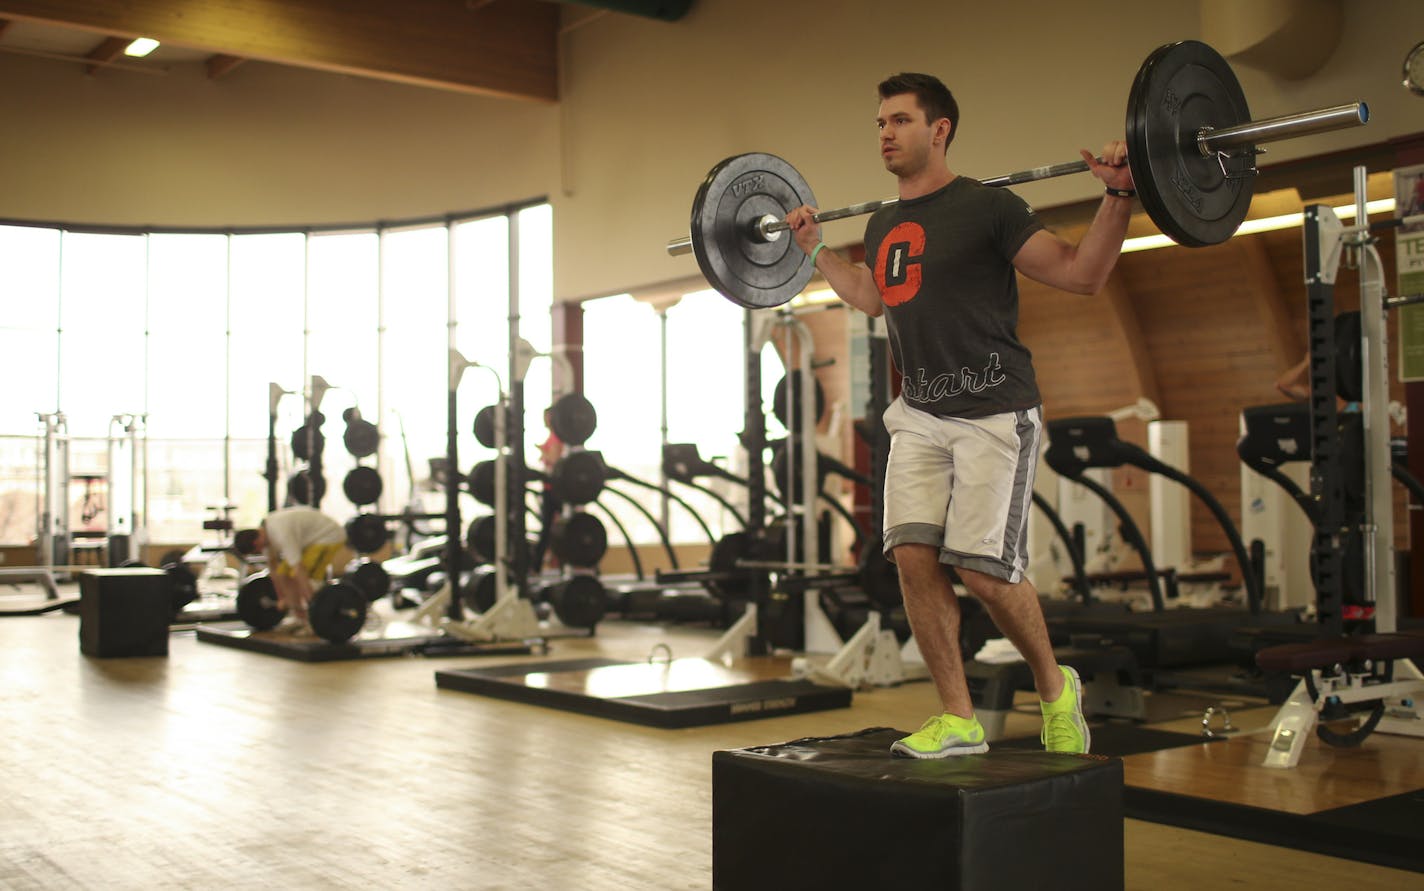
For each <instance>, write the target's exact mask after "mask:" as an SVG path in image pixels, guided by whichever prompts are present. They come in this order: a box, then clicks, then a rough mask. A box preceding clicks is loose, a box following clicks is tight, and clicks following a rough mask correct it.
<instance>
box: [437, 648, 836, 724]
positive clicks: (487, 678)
mask: <svg viewBox="0 0 1424 891" xmlns="http://www.w3.org/2000/svg"><path fill="white" fill-rule="evenodd" d="M642 666H643V663H618V662H613V661H610V660H602V659H583V660H575V661H565V662H562V663H560V662H551V663H543V664H539V663H525V664H521V665H513V666H510V665H505V666H490V667H488V668H472V669H460V670H450V671H437V672H436V673H435V683H436V686H438V687H440V688H442V689H447V690H457V691H460V692H463V693H475V694H478V695H482V696H491V697H494V698H497V699H506V700H511V701H514V702H523V703H527V704H530V705H539V706H544V707H546V708H556V709H561V710H563V711H570V712H578V713H580V714H585V715H593V716H595V717H600V718H609V719H612V720H615V721H625V722H628V723H632V724H642V725H645V726H649V727H662V728H679V727H701V726H705V725H708V724H725V723H730V722H732V721H749V720H754V719H757V718H770V717H774V716H780V715H792V714H801V713H804V712H817V711H826V710H829V709H835V708H847V707H849V706H850V702H851V691H850V690H848V689H845V688H841V687H823V686H820V685H818V684H813V683H811V682H810V681H805V680H760V681H751V682H747V683H734V684H727V685H721V686H715V687H708V688H704V689H694V690H666V691H653V692H636V691H633V690H629V691H628V692H627V693H626V694H624V695H598V694H596V693H592V692H589V691H587V690H582V689H575V688H577V687H578V686H579V684H577V683H565V684H560V683H558V679H559V676H561V675H564V676H575V675H579V676H582V675H586V674H592V673H595V672H597V671H598V670H600V669H605V670H606V669H613V670H618V669H620V668H630V669H640V668H641V667H642ZM531 675H539V676H541V677H540V678H539V681H538V682H537V683H528V682H527V681H528V680H529V678H530V676H531ZM550 679H552V680H550ZM594 686H595V687H596V686H598V685H594Z"/></svg>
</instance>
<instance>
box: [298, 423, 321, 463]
mask: <svg viewBox="0 0 1424 891" xmlns="http://www.w3.org/2000/svg"><path fill="white" fill-rule="evenodd" d="M325 448H326V435H325V434H323V433H322V432H321V428H320V427H298V428H297V429H296V430H294V431H292V456H293V457H294V458H296V459H297V460H298V461H310V460H311V456H312V454H313V453H315V454H318V455H320V454H321V453H322V451H323V450H325Z"/></svg>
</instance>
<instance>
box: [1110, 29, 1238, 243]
mask: <svg viewBox="0 0 1424 891" xmlns="http://www.w3.org/2000/svg"><path fill="white" fill-rule="evenodd" d="M1250 120H1251V114H1250V111H1248V109H1247V107H1246V96H1245V94H1244V93H1242V91H1241V84H1240V83H1239V82H1238V81H1237V80H1236V75H1235V74H1234V73H1233V72H1232V71H1231V66H1230V65H1228V64H1227V62H1226V60H1225V59H1223V58H1222V57H1221V56H1220V55H1219V54H1218V53H1217V52H1216V50H1214V49H1212V48H1211V47H1209V46H1207V45H1206V44H1205V43H1201V42H1200V41H1196V40H1184V41H1182V42H1181V43H1170V44H1167V45H1165V46H1161V47H1158V48H1157V49H1156V50H1154V51H1153V53H1152V54H1151V55H1150V56H1148V57H1147V61H1145V62H1143V63H1142V67H1141V68H1140V69H1138V72H1137V77H1136V78H1135V79H1134V80H1133V82H1132V91H1131V92H1130V93H1129V94H1128V99H1127V158H1128V164H1129V165H1131V167H1132V179H1133V182H1134V183H1135V184H1136V188H1137V196H1138V198H1139V199H1140V200H1141V201H1142V207H1143V209H1144V210H1146V211H1147V215H1148V216H1150V217H1151V218H1152V221H1153V222H1154V223H1156V224H1157V228H1159V229H1161V230H1162V233H1163V234H1164V235H1166V236H1167V237H1169V238H1171V239H1172V240H1173V241H1175V242H1177V243H1178V244H1181V245H1185V246H1186V247H1205V246H1207V245H1213V244H1220V243H1221V242H1223V241H1225V240H1226V239H1228V238H1230V237H1231V236H1232V235H1233V234H1234V233H1235V232H1236V230H1237V229H1238V228H1239V227H1240V226H1241V221H1242V220H1244V219H1246V213H1247V211H1249V210H1250V209H1251V195H1252V192H1253V191H1254V183H1253V177H1252V176H1251V175H1249V174H1248V175H1246V176H1243V177H1240V178H1228V177H1227V176H1226V175H1225V174H1223V173H1222V170H1221V164H1220V162H1219V161H1218V160H1217V159H1216V158H1215V157H1208V158H1204V157H1202V155H1201V151H1200V150H1199V149H1198V148H1197V133H1198V131H1200V130H1201V129H1202V128H1205V127H1210V128H1212V129H1217V130H1220V129H1222V128H1225V127H1234V126H1236V125H1238V124H1244V123H1247V122H1249V121H1250Z"/></svg>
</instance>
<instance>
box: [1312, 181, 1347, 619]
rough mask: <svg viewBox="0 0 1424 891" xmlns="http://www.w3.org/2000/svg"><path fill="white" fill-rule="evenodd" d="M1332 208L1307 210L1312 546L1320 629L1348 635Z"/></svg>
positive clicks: (1323, 207)
mask: <svg viewBox="0 0 1424 891" xmlns="http://www.w3.org/2000/svg"><path fill="white" fill-rule="evenodd" d="M1329 212H1330V211H1329V210H1328V209H1327V208H1325V206H1324V205H1320V204H1312V205H1310V206H1309V207H1307V208H1306V209H1305V233H1304V235H1305V286H1306V287H1305V292H1306V318H1307V321H1308V325H1309V329H1308V333H1309V344H1310V445H1311V463H1310V494H1311V497H1312V498H1313V499H1314V501H1315V504H1316V507H1317V513H1316V519H1315V536H1314V540H1313V546H1312V548H1311V565H1312V568H1313V569H1314V576H1315V607H1316V611H1317V613H1318V616H1319V623H1320V633H1321V635H1322V636H1326V637H1338V636H1339V635H1341V634H1343V633H1344V620H1343V615H1342V609H1343V605H1344V584H1343V576H1344V561H1343V560H1342V555H1343V553H1344V550H1345V542H1346V541H1347V535H1348V531H1349V530H1348V529H1347V528H1346V523H1347V520H1346V516H1345V485H1344V474H1343V472H1342V467H1341V463H1340V421H1339V418H1338V417H1337V412H1336V407H1335V400H1336V390H1335V285H1334V276H1333V275H1331V274H1329V273H1328V271H1327V270H1325V269H1324V268H1323V263H1324V255H1323V254H1322V252H1321V248H1322V245H1321V239H1320V225H1319V223H1320V219H1321V214H1322V213H1329Z"/></svg>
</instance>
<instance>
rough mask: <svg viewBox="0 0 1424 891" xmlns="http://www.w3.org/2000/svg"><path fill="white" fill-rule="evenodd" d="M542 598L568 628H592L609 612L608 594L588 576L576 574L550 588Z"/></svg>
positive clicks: (596, 581)
mask: <svg viewBox="0 0 1424 891" xmlns="http://www.w3.org/2000/svg"><path fill="white" fill-rule="evenodd" d="M544 599H546V600H548V601H549V603H550V604H551V605H552V606H553V607H554V615H556V616H558V617H559V621H560V622H563V623H564V624H565V625H567V626H569V627H570V628H592V627H593V626H594V625H597V624H598V621H599V620H600V619H602V618H603V615H604V613H606V612H608V591H607V590H606V589H605V588H604V587H603V583H602V582H600V581H599V580H598V579H597V578H595V577H594V576H591V575H576V576H572V577H570V578H567V579H564V580H563V581H561V582H556V583H554V584H553V585H550V586H549V587H548V588H547V589H546V590H545V591H544Z"/></svg>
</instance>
